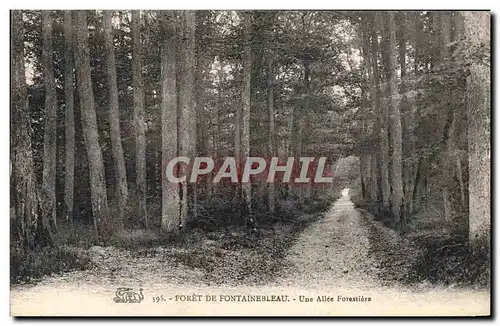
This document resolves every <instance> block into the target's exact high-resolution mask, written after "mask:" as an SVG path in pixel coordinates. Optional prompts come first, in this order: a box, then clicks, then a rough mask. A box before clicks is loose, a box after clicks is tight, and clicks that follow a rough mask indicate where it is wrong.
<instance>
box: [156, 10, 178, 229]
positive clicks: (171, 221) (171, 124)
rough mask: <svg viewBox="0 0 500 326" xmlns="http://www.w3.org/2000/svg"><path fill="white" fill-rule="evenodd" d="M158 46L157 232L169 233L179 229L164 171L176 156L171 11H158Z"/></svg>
mask: <svg viewBox="0 0 500 326" xmlns="http://www.w3.org/2000/svg"><path fill="white" fill-rule="evenodd" d="M160 15H161V27H162V32H161V36H162V43H161V47H162V48H161V81H162V101H161V142H162V217H161V228H162V229H163V230H165V231H171V230H173V229H174V228H176V227H177V226H178V225H179V187H178V185H177V184H175V183H171V182H169V181H168V179H167V177H166V173H165V170H166V167H167V164H168V162H170V160H172V159H173V158H174V157H176V156H177V134H178V130H177V86H176V51H177V50H176V44H177V39H176V37H175V35H176V26H175V22H176V19H175V16H174V13H172V12H171V11H165V12H164V11H162V12H161V13H160Z"/></svg>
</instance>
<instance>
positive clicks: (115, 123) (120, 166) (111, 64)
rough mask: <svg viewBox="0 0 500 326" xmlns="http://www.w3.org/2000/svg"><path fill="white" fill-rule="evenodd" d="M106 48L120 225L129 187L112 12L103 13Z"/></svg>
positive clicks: (123, 216) (125, 209)
mask: <svg viewBox="0 0 500 326" xmlns="http://www.w3.org/2000/svg"><path fill="white" fill-rule="evenodd" d="M103 24H104V47H105V52H106V73H107V80H108V93H109V97H108V98H109V100H108V105H109V122H110V125H111V148H112V152H113V160H114V161H115V178H116V185H117V188H118V189H117V193H118V210H119V215H120V216H119V223H118V224H119V225H121V223H122V222H123V219H124V218H125V215H126V213H127V211H128V210H127V207H128V205H129V203H128V186H127V171H126V169H125V159H124V157H123V147H122V138H121V132H120V111H119V107H118V86H117V81H116V60H115V50H114V41H113V25H112V12H111V11H110V10H104V11H103Z"/></svg>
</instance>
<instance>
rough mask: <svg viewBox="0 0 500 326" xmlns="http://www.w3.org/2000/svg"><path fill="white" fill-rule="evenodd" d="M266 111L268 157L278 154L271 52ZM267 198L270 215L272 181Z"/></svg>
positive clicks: (273, 197)
mask: <svg viewBox="0 0 500 326" xmlns="http://www.w3.org/2000/svg"><path fill="white" fill-rule="evenodd" d="M267 61H268V62H267V111H268V115H269V145H268V146H269V157H271V158H272V157H276V156H277V155H278V151H277V145H276V126H275V121H274V119H275V118H274V114H275V112H274V89H273V87H274V86H273V84H274V71H273V61H274V58H273V53H272V52H270V53H269V54H268V59H267ZM268 191H269V198H268V206H269V212H270V213H271V215H274V213H275V210H276V203H275V202H276V193H275V191H276V190H275V185H274V182H271V183H270V184H269V188H268Z"/></svg>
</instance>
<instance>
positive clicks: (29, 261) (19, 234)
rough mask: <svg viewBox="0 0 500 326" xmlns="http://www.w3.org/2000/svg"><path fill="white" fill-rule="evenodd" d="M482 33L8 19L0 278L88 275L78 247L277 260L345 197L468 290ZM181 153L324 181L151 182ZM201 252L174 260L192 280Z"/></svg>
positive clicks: (369, 20) (199, 16)
mask: <svg viewBox="0 0 500 326" xmlns="http://www.w3.org/2000/svg"><path fill="white" fill-rule="evenodd" d="M490 19H491V18H490V13H489V12H479V11H477V12H474V11H472V12H469V11H313V10H310V11H291V10H273V11H230V10H227V11H219V10H196V11H190V10H184V11H173V10H170V11H166V10H120V11H109V10H87V11H83V10H78V11H73V10H72V11H69V10H64V11H63V10H53V11H49V10H42V11H40V10H13V11H11V55H10V59H11V61H10V65H11V86H10V87H11V88H10V94H11V98H10V103H11V105H10V135H11V137H10V207H11V209H10V234H11V280H14V281H19V280H21V279H22V278H24V277H35V276H36V277H38V276H41V275H43V274H50V273H53V272H60V271H65V270H71V269H83V268H87V267H88V266H87V261H86V260H85V259H84V258H82V256H81V253H80V251H76V250H74V248H80V249H85V250H87V249H89V248H95V247H96V246H100V247H106V246H114V247H125V248H128V249H131V250H132V249H134V250H135V249H138V248H143V247H148V246H157V245H160V244H161V245H164V246H176V245H178V243H183V244H184V245H188V246H190V245H194V244H196V243H197V242H196V241H198V240H199V238H200V237H205V238H206V237H209V240H210V241H226V242H228V243H229V242H230V243H231V244H233V245H234V246H235V247H238V246H239V247H241V246H243V247H245V248H246V247H249V248H252V250H253V249H255V250H267V251H268V252H271V253H270V254H269V255H271V256H265V257H274V258H276V257H278V256H279V257H281V256H280V255H282V253H281V251H280V252H279V253H276V252H275V250H278V251H279V250H281V249H276V248H278V247H279V248H282V247H283V248H284V249H283V250H286V248H287V247H288V246H290V245H291V243H293V241H294V238H295V237H296V235H297V234H299V233H300V232H302V231H303V230H304V229H305V228H306V227H307V226H308V225H310V224H311V223H313V222H314V221H316V220H317V219H319V218H321V214H324V213H325V212H326V211H327V210H328V209H329V207H330V206H331V205H332V203H334V202H335V200H336V199H338V198H339V197H341V195H340V191H341V189H343V188H350V189H351V194H352V196H351V197H352V200H353V201H354V204H355V206H356V208H357V209H359V210H360V211H362V212H364V213H363V214H371V215H373V216H374V218H375V219H376V220H378V221H380V222H381V223H383V225H384V226H385V227H386V228H389V229H393V230H395V231H396V232H397V233H398V234H399V235H400V236H401V237H405V238H408V239H410V238H411V239H412V241H415V242H416V243H417V244H418V245H419V246H421V247H424V248H425V250H426V252H427V255H424V256H425V257H426V258H425V259H426V261H425V264H427V266H429V267H428V268H431V267H430V266H431V264H434V263H435V264H438V265H439V266H438V267H436V270H438V272H436V273H438V274H439V273H441V274H446V275H448V276H449V275H451V274H453V273H455V274H456V273H459V274H460V275H459V276H456V279H454V280H455V281H456V282H459V281H457V280H459V279H460V280H461V281H463V282H466V280H469V281H471V282H472V281H474V280H475V279H477V278H481V277H482V278H483V281H484V280H485V279H487V278H489V276H488V275H489V274H488V273H489V256H490V253H489V250H490V243H491V240H490V237H491V235H490V233H491V232H490V229H491V227H490V210H491V202H490V201H491V199H490V197H491V189H490V187H491V182H490V178H491V172H490V156H491V155H490V151H491V149H490V138H491V128H490V126H491V100H490V97H491V91H490V88H491V81H490V80H491V77H490V70H491V66H490V42H491V41H490ZM181 156H182V157H187V158H190V159H191V160H194V158H195V157H210V158H211V159H212V160H213V162H215V165H216V166H220V165H221V164H223V162H224V161H225V159H226V158H227V157H234V158H235V162H237V164H238V166H239V164H240V163H241V162H244V160H245V158H247V157H250V156H251V157H263V158H269V159H270V158H272V157H279V158H280V159H281V158H283V159H285V160H286V158H287V157H294V158H299V157H315V158H319V157H326V158H327V160H326V163H325V171H329V172H327V173H329V175H331V176H333V181H332V182H331V183H319V184H316V183H314V182H312V181H311V182H309V183H307V184H304V185H297V184H293V183H286V182H266V179H265V178H250V181H249V182H241V180H239V182H236V183H235V182H225V181H224V178H223V179H222V180H221V182H213V181H212V179H213V178H214V177H215V174H216V171H215V170H214V171H213V172H210V173H209V175H208V176H207V178H201V179H197V182H194V183H193V182H181V183H179V184H176V183H172V182H169V180H168V178H167V176H166V173H165V169H166V167H167V165H168V163H169V162H170V161H171V160H172V159H174V158H176V157H181ZM239 167H240V166H239ZM178 172H179V173H180V174H186V173H188V171H187V167H186V166H185V165H179V171H178ZM240 172H241V171H239V172H238V173H240ZM226 179H227V178H226ZM231 241H232V242H231ZM186 243H187V244H186ZM239 247H238V248H239ZM256 247H257V248H256ZM72 248H73V249H72ZM450 248H452V249H450ZM209 255H210V254H209V253H208V252H207V251H204V252H199V253H198V256H200V257H198V256H195V255H194V254H193V253H192V252H191V253H189V254H186V257H184V258H182V259H181V258H179V259H181V260H183V261H184V262H186V261H187V263H188V264H194V263H193V261H194V260H195V258H196V259H200V261H197V262H196V264H198V265H204V264H205V263H204V262H203V259H208V258H206V257H208V256H209ZM217 255H218V254H216V256H217ZM273 255H277V256H273ZM202 256H203V257H202ZM452 256H453V257H455V256H460V257H459V258H456V259H455V258H453V259H454V260H453V259H451V258H450V257H452ZM443 257H445V258H443ZM219 258H220V257H219ZM274 258H272V259H270V260H273V259H274ZM276 259H278V258H276ZM423 259H424V258H423ZM226 263H227V264H231V260H228V261H227V262H226ZM271 263H272V262H271ZM271 263H269V264H271ZM214 264H215V263H214ZM266 264H267V262H266ZM443 264H444V265H443ZM446 264H447V265H446ZM470 264H476V265H477V268H476V270H475V271H470V270H468V269H467V268H466V266H465V265H470ZM445 265H446V266H445ZM457 266H460V267H457ZM268 268H269V269H272V268H274V267H273V266H268ZM457 269H458V270H459V271H458V272H457V271H455V270H457ZM471 273H472V274H471ZM474 273H475V274H474ZM441 274H440V275H441ZM455 274H453V275H455ZM484 275H487V276H484ZM425 277H429V278H430V277H434V276H432V275H427V276H425ZM454 277H455V276H454Z"/></svg>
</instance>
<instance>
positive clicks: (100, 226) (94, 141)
mask: <svg viewBox="0 0 500 326" xmlns="http://www.w3.org/2000/svg"><path fill="white" fill-rule="evenodd" d="M74 18H75V25H74V27H75V68H76V80H77V88H78V94H79V99H80V108H81V117H82V129H83V138H84V141H85V146H86V148H87V156H88V162H89V172H90V180H89V181H90V193H91V201H92V213H93V217H94V227H95V229H96V231H97V232H98V234H99V235H100V236H101V237H102V238H103V240H106V237H107V236H108V235H109V234H110V232H112V228H111V227H112V225H111V220H110V218H111V217H110V212H109V208H108V197H107V193H106V179H105V175H104V163H103V158H102V152H101V145H100V144H99V134H98V129H97V118H96V110H95V101H94V93H93V91H92V80H91V75H90V56H89V47H88V30H87V13H86V11H83V10H79V11H76V12H75V16H74Z"/></svg>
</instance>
